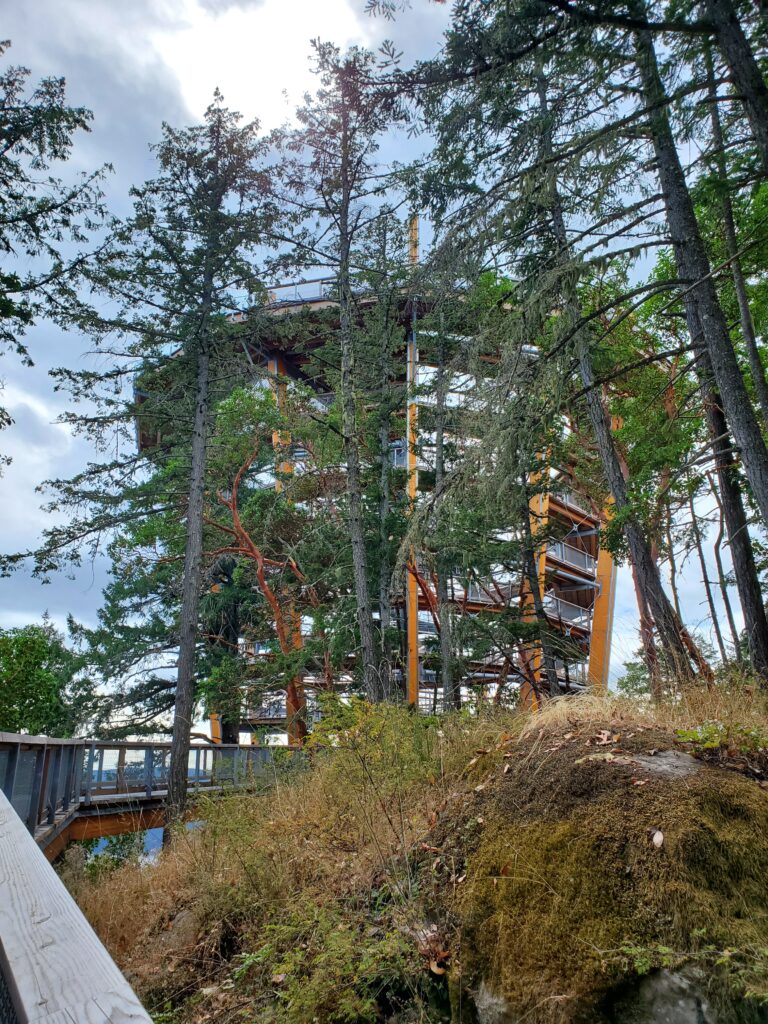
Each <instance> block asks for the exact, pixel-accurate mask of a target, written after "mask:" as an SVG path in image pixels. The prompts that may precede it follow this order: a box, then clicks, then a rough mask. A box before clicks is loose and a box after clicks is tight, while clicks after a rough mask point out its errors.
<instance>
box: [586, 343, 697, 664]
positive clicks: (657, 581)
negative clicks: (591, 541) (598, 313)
mask: <svg viewBox="0 0 768 1024" xmlns="http://www.w3.org/2000/svg"><path fill="white" fill-rule="evenodd" d="M576 353H577V356H578V359H579V369H580V371H581V381H582V384H583V386H584V388H585V389H586V402H587V411H588V413H589V418H590V422H591V424H592V431H593V433H594V435H595V440H596V442H597V449H598V452H599V455H600V461H601V463H602V466H603V472H604V474H605V477H606V480H607V481H608V487H609V488H610V491H611V494H612V495H613V500H614V503H615V505H616V510H617V511H618V512H620V513H624V514H626V513H627V512H628V510H629V509H630V502H629V498H628V496H627V486H626V483H625V481H624V475H623V473H622V471H621V463H620V461H619V457H618V454H617V452H616V446H615V444H614V441H613V436H612V435H611V428H610V424H609V422H608V415H607V413H606V411H605V407H604V406H603V401H602V398H601V396H600V393H599V391H598V389H597V387H596V384H595V373H594V369H593V367H592V355H591V352H590V350H589V345H588V343H587V340H586V338H585V337H584V336H583V332H581V333H580V335H579V336H578V337H577V343H576ZM623 530H624V536H625V537H626V539H627V546H628V547H629V553H630V557H631V559H632V564H633V567H634V571H635V573H636V574H637V581H638V585H639V587H640V590H641V591H642V593H643V596H644V598H645V600H646V601H647V603H648V607H649V608H650V611H651V615H652V616H653V621H654V622H655V624H656V629H657V631H658V634H659V639H660V641H661V645H662V649H663V650H664V652H665V654H666V655H667V657H668V658H669V660H670V663H671V668H672V669H673V671H675V672H676V673H677V674H678V675H679V676H680V678H681V679H683V680H686V679H690V677H691V666H690V662H689V659H688V651H687V648H686V644H685V642H684V640H683V637H682V626H681V623H680V620H679V618H678V616H677V613H676V612H675V610H674V608H673V607H672V605H671V604H670V602H669V598H668V597H667V595H666V594H665V593H664V587H663V586H662V582H661V577H660V575H659V569H658V566H657V564H656V561H655V559H654V558H653V555H652V553H651V547H650V544H649V543H648V540H647V538H646V536H645V534H644V532H643V530H642V527H641V526H640V524H639V523H638V522H637V520H636V519H635V518H634V515H632V514H631V513H630V515H629V516H628V517H627V518H626V519H625V520H624V527H623Z"/></svg>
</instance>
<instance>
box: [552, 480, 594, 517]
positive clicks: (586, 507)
mask: <svg viewBox="0 0 768 1024" xmlns="http://www.w3.org/2000/svg"><path fill="white" fill-rule="evenodd" d="M552 497H553V498H555V499H556V500H557V501H559V502H561V503H562V504H563V505H567V506H568V507H569V508H574V509H576V510H577V511H578V512H585V513H586V514H587V515H588V516H592V517H593V518H594V515H595V513H594V510H593V508H592V505H591V503H590V501H589V499H588V498H586V497H585V495H583V494H579V493H578V491H573V490H571V489H570V488H569V487H568V488H566V489H565V490H562V491H556V492H553V493H552Z"/></svg>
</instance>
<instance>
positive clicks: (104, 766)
mask: <svg viewBox="0 0 768 1024" xmlns="http://www.w3.org/2000/svg"><path fill="white" fill-rule="evenodd" d="M170 753H171V745H170V743H154V742H150V741H147V742H131V741H105V740H91V739H73V740H69V739H68V740H62V739H55V738H51V737H48V736H21V735H16V734H13V733H2V732H0V788H2V791H3V792H4V794H5V796H6V797H7V798H8V800H9V802H10V803H11V805H12V807H13V808H14V810H15V811H16V813H17V814H18V816H19V817H20V818H21V820H22V821H23V822H24V823H25V825H26V826H27V828H28V830H29V832H30V833H31V834H32V835H33V836H34V838H35V840H36V842H37V843H38V845H39V846H40V847H41V848H42V849H43V850H46V851H47V854H48V857H49V859H52V858H53V857H55V856H56V855H57V854H58V853H59V852H60V851H61V850H62V849H63V847H64V846H65V845H66V843H67V841H68V840H69V839H88V838H94V837H96V836H100V835H102V836H103V835H115V834H117V833H119V832H128V831H135V830H136V829H141V828H153V827H155V826H157V825H162V812H163V806H164V804H165V798H166V796H167V785H168V766H169V762H170ZM271 756H272V752H271V750H270V748H268V747H256V746H237V745H225V744H218V745H205V746H203V745H199V744H196V745H194V746H193V747H192V748H191V749H190V753H189V766H188V780H189V788H190V791H191V792H192V794H193V795H194V794H195V793H200V792H221V791H222V790H225V789H228V788H239V787H242V786H247V785H249V784H251V783H252V782H255V781H257V780H258V779H259V778H260V777H261V776H263V774H264V771H265V768H266V765H267V764H268V762H269V761H270V760H271ZM0 1024H1V1022H0Z"/></svg>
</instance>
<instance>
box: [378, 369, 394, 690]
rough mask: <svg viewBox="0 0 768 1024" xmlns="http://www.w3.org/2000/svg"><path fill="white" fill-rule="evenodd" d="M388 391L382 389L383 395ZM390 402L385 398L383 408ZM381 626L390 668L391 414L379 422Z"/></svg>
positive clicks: (382, 642) (382, 652) (385, 657)
mask: <svg viewBox="0 0 768 1024" xmlns="http://www.w3.org/2000/svg"><path fill="white" fill-rule="evenodd" d="M383 393H384V389H383V388H382V394H383ZM385 402H386V398H384V397H382V404H384V403H385ZM379 459H380V464H379V623H380V628H381V657H382V660H383V662H384V664H385V671H387V675H388V676H389V674H390V673H389V671H388V670H387V669H386V666H388V665H389V664H390V651H389V639H388V633H389V629H390V627H391V625H392V604H391V601H390V597H389V588H390V585H391V580H392V567H391V565H390V554H389V553H390V540H389V528H390V525H391V524H390V514H391V509H390V494H389V410H388V409H387V413H386V415H383V414H382V416H381V419H380V421H379Z"/></svg>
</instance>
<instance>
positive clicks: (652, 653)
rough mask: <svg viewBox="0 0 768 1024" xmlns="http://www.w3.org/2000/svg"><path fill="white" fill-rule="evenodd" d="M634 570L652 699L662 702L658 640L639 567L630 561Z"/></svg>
mask: <svg viewBox="0 0 768 1024" xmlns="http://www.w3.org/2000/svg"><path fill="white" fill-rule="evenodd" d="M630 567H631V569H632V584H633V586H634V588H635V599H636V600H637V611H638V614H639V616H640V645H641V647H642V649H643V661H644V662H645V667H646V668H647V669H648V680H649V682H650V686H651V697H652V698H653V700H655V701H657V702H658V701H660V700H661V699H662V697H663V696H664V694H663V690H662V680H661V673H660V671H659V654H658V651H657V650H656V640H655V639H654V635H653V619H652V618H651V613H650V610H649V608H648V602H647V601H646V599H645V594H644V593H643V588H642V587H641V586H640V580H639V579H638V575H637V567H636V565H635V563H634V562H632V561H631V560H630Z"/></svg>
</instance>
